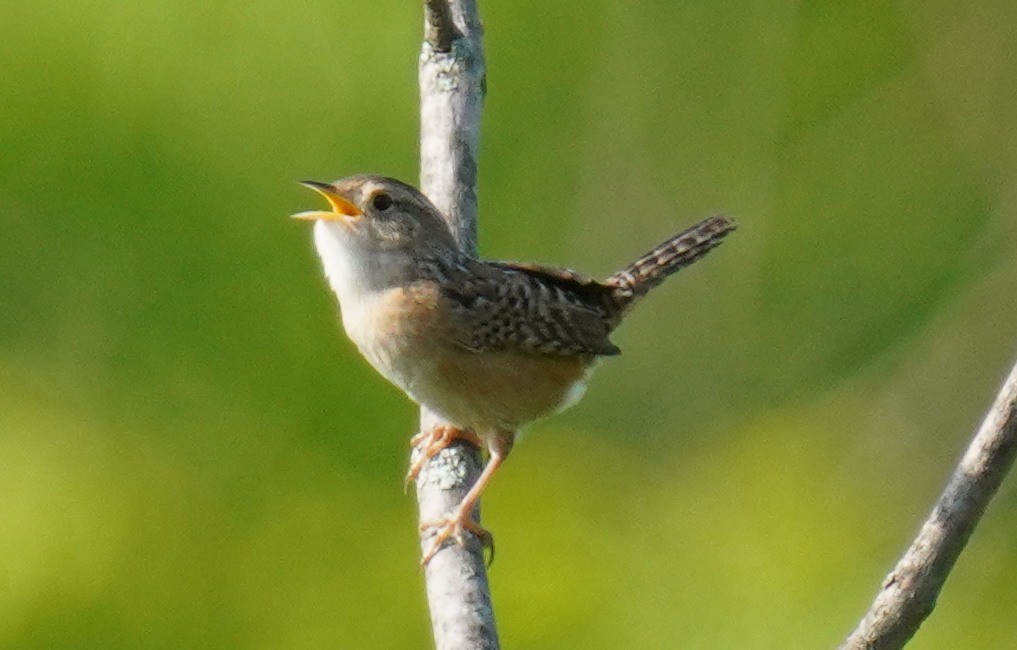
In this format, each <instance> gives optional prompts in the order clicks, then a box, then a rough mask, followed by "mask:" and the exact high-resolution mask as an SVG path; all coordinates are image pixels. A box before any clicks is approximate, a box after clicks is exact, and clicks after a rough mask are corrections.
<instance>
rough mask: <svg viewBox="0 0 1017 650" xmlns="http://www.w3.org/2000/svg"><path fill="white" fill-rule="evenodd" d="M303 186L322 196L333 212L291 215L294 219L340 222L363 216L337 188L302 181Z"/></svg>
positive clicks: (313, 211)
mask: <svg viewBox="0 0 1017 650" xmlns="http://www.w3.org/2000/svg"><path fill="white" fill-rule="evenodd" d="M300 184H301V185H304V186H306V187H309V188H311V189H312V190H314V191H315V192H317V193H319V194H321V195H322V196H324V197H325V199H326V200H327V201H328V202H329V205H331V206H332V212H326V211H324V210H311V211H309V212H298V213H296V214H294V215H290V216H291V217H293V218H294V219H303V220H305V221H315V220H318V219H321V220H324V221H339V220H342V219H344V218H351V217H359V216H361V215H363V212H361V211H360V208H358V207H357V206H356V205H354V204H353V202H352V201H350V200H349V199H347V198H346V197H345V196H342V195H341V194H339V193H338V192H337V191H336V189H335V187H333V186H332V185H330V184H329V183H319V182H318V181H300Z"/></svg>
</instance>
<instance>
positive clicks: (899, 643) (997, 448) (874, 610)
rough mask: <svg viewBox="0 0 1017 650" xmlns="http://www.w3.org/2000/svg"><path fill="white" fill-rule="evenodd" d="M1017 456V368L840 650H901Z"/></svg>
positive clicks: (929, 610) (929, 608)
mask: <svg viewBox="0 0 1017 650" xmlns="http://www.w3.org/2000/svg"><path fill="white" fill-rule="evenodd" d="M1015 454H1017V365H1015V366H1014V367H1013V369H1011V370H1010V374H1009V376H1008V377H1007V378H1006V381H1005V382H1004V383H1003V387H1002V388H1001V389H1000V391H999V395H997V396H996V401H995V403H994V404H993V405H992V408H991V409H990V410H989V412H988V414H987V415H986V416H985V420H984V421H983V422H982V425H981V427H979V429H978V432H977V433H976V434H975V437H974V439H973V440H972V441H971V444H970V446H969V447H968V449H967V451H966V452H965V453H964V456H963V458H961V461H960V464H958V465H957V468H956V469H955V470H954V473H953V476H952V477H951V478H950V481H949V482H948V483H947V486H946V489H945V490H944V491H943V494H942V496H940V498H939V501H938V502H937V503H936V506H935V508H933V510H932V514H930V515H929V518H928V519H927V520H926V521H925V524H924V525H923V526H922V529H921V531H920V532H919V533H918V537H916V538H915V541H914V542H913V543H912V544H911V547H910V548H909V549H908V550H907V552H906V553H905V554H904V556H903V557H902V558H901V559H900V561H899V562H898V563H897V566H896V567H894V569H893V571H891V572H890V574H889V575H888V576H887V577H886V579H885V580H884V581H883V586H882V588H881V589H880V591H879V594H878V595H877V596H876V599H875V601H874V602H873V603H872V607H871V608H870V609H869V611H868V612H867V613H866V614H865V617H864V618H862V620H861V622H860V623H859V624H858V627H857V628H856V629H855V630H854V632H852V633H851V636H849V637H848V639H847V640H846V641H845V642H844V644H843V645H842V646H841V648H842V650H861V649H865V650H869V649H872V650H883V649H889V648H900V647H903V646H904V644H905V643H907V642H908V640H909V639H910V638H911V637H912V636H913V635H914V634H915V632H917V631H918V627H919V626H920V625H921V624H922V622H923V621H925V619H926V618H927V617H928V616H929V614H931V613H932V610H933V608H934V607H935V606H936V598H937V597H938V596H939V592H940V590H941V589H942V588H943V583H944V582H945V581H946V578H947V576H948V575H949V574H950V570H951V569H953V566H954V563H955V562H956V561H957V557H958V556H959V555H960V553H961V551H962V550H964V546H965V544H967V541H968V539H969V538H970V537H971V533H972V532H973V531H974V529H975V526H976V525H977V524H978V520H979V519H981V517H982V514H983V513H984V512H985V508H986V507H987V506H988V504H989V501H990V500H991V499H992V497H993V496H994V495H995V494H996V491H997V490H998V489H999V486H1000V484H1001V483H1002V482H1003V478H1004V477H1005V476H1006V474H1007V472H1008V471H1009V470H1010V467H1011V466H1012V465H1013V461H1014V456H1015Z"/></svg>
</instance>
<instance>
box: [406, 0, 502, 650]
mask: <svg viewBox="0 0 1017 650" xmlns="http://www.w3.org/2000/svg"><path fill="white" fill-rule="evenodd" d="M481 37H482V29H481V24H480V17H479V14H478V11H477V3H476V2H475V0H425V3H424V43H423V46H422V49H421V53H420V71H419V72H420V189H421V191H423V192H424V194H426V195H427V196H428V198H430V199H431V201H432V202H434V204H435V205H436V206H437V207H438V209H439V210H440V211H441V213H442V214H443V215H445V217H446V219H447V220H448V222H449V225H450V226H451V228H452V231H453V233H455V236H456V239H457V241H458V242H459V244H460V246H461V247H462V248H463V249H464V250H466V251H470V252H474V253H475V252H476V247H477V154H478V146H479V140H480V114H481V110H482V108H483V102H484V92H485V81H484V74H485V72H484V50H483V42H482V38H481ZM436 424H438V421H437V419H436V417H435V416H434V415H433V414H431V413H429V412H427V411H426V410H425V411H423V412H422V413H421V421H420V425H421V431H427V430H429V429H430V428H431V427H433V426H435V425H436ZM482 469H483V460H482V458H481V455H480V451H479V450H478V449H477V448H476V447H474V446H473V445H471V444H469V443H466V442H462V441H457V442H455V443H453V444H452V445H450V446H449V447H447V448H446V449H444V450H442V451H441V452H440V453H438V454H437V455H435V456H434V457H433V458H432V459H431V460H430V461H428V462H427V463H426V464H425V465H424V467H423V469H422V471H421V473H420V476H419V477H418V480H417V502H418V504H419V511H420V521H421V522H422V523H423V522H427V521H435V520H437V519H440V518H441V516H442V515H445V514H446V513H448V512H449V511H451V510H452V509H453V508H454V507H455V506H456V505H458V504H459V502H460V501H461V500H462V498H463V497H464V496H465V495H466V492H467V491H468V490H469V488H470V487H471V486H472V485H473V484H474V483H475V482H476V480H477V478H478V477H479V476H480V472H481V470H482ZM478 510H479V508H478ZM476 515H477V517H476V520H477V521H478V522H479V521H480V513H479V511H478V512H477V513H476ZM429 541H430V540H429V538H428V537H427V536H426V535H423V534H422V535H421V549H422V550H423V549H426V548H427V547H428V546H429ZM424 579H425V581H426V583H427V600H428V606H429V608H430V611H431V626H432V628H433V630H434V640H435V645H436V647H437V648H438V650H472V649H479V650H493V649H495V648H498V647H499V645H498V634H497V631H496V628H495V623H494V610H493V608H492V606H491V593H490V589H489V587H488V583H487V569H486V566H485V563H484V552H483V548H482V547H481V544H480V542H479V540H476V539H474V538H473V537H472V536H469V535H468V536H467V544H466V545H465V546H462V547H460V546H447V547H445V548H444V549H443V550H442V551H441V552H439V553H438V554H437V555H435V556H434V557H433V558H432V559H431V560H430V562H428V563H427V565H426V566H425V567H424Z"/></svg>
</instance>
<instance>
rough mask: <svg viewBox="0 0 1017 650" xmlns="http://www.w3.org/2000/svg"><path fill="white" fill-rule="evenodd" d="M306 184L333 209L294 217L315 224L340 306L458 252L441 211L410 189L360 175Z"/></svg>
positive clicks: (313, 211) (315, 232)
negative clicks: (423, 262) (426, 261)
mask: <svg viewBox="0 0 1017 650" xmlns="http://www.w3.org/2000/svg"><path fill="white" fill-rule="evenodd" d="M302 184H303V185H305V186H307V187H310V188H311V189H313V190H314V191H316V192H318V193H319V194H321V195H322V196H324V197H325V199H326V200H327V201H328V203H329V206H330V207H331V210H312V211H309V212H298V213H297V214H294V215H292V216H293V218H294V219H302V220H306V221H314V222H315V226H314V242H315V246H316V247H317V249H318V254H319V255H320V256H321V258H322V262H323V263H324V265H325V272H326V274H327V275H328V276H329V279H330V281H331V282H332V285H333V288H335V290H336V292H337V293H340V300H342V294H343V293H348V292H349V289H352V288H359V289H367V290H370V289H377V288H383V287H386V286H391V285H392V284H394V283H397V282H400V281H405V280H406V279H409V278H411V277H412V276H413V274H414V272H415V271H416V268H417V266H416V262H417V261H418V260H419V259H420V258H422V257H425V256H426V255H428V254H439V255H440V254H446V255H447V254H448V251H455V250H457V247H456V244H455V240H454V239H453V237H452V233H451V231H450V230H449V228H448V226H447V225H446V224H445V221H444V220H443V219H442V217H441V214H440V213H439V212H438V209H437V208H436V207H435V206H434V204H433V203H431V201H429V200H428V199H427V197H426V196H424V195H423V194H421V193H420V192H419V191H418V190H417V189H416V188H414V187H411V186H410V185H407V184H406V183H403V182H401V181H398V180H396V179H394V178H387V177H384V176H373V175H359V176H349V177H347V178H341V179H339V180H337V181H335V182H333V183H321V182H318V181H302ZM339 285H344V286H345V287H347V288H348V289H347V291H343V290H342V289H341V287H340V286H339Z"/></svg>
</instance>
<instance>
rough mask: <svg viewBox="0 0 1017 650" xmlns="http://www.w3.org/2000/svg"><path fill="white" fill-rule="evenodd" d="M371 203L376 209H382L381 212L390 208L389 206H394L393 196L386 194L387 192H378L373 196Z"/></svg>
mask: <svg viewBox="0 0 1017 650" xmlns="http://www.w3.org/2000/svg"><path fill="white" fill-rule="evenodd" d="M371 205H373V206H374V209H375V210H380V211H381V212H384V211H385V210H388V209H389V208H391V207H392V197H391V196H389V195H388V194H386V193H385V192H378V193H377V194H375V195H374V196H373V197H371Z"/></svg>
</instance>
